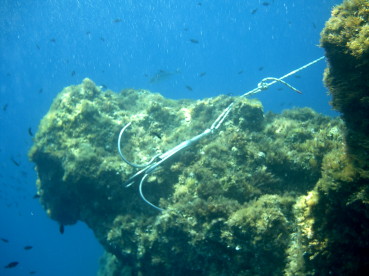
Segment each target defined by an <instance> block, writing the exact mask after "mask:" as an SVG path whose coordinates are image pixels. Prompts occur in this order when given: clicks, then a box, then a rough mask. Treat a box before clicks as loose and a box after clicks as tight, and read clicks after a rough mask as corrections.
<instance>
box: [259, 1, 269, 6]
mask: <svg viewBox="0 0 369 276" xmlns="http://www.w3.org/2000/svg"><path fill="white" fill-rule="evenodd" d="M261 4H262V5H263V6H266V7H267V6H269V5H270V3H269V2H263V3H261Z"/></svg>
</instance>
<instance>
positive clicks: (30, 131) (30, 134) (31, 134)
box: [28, 127, 33, 137]
mask: <svg viewBox="0 0 369 276" xmlns="http://www.w3.org/2000/svg"><path fill="white" fill-rule="evenodd" d="M28 134H29V136H31V137H33V132H32V128H30V127H29V128H28Z"/></svg>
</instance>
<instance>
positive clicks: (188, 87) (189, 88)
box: [185, 85, 193, 91]
mask: <svg viewBox="0 0 369 276" xmlns="http://www.w3.org/2000/svg"><path fill="white" fill-rule="evenodd" d="M185 87H186V88H187V90H189V91H192V90H193V89H192V87H191V86H189V85H186V86H185Z"/></svg>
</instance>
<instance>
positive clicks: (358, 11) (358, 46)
mask: <svg viewBox="0 0 369 276" xmlns="http://www.w3.org/2000/svg"><path fill="white" fill-rule="evenodd" d="M321 45H322V46H323V47H324V49H325V52H326V54H325V55H326V57H327V59H328V62H329V67H328V68H327V69H326V71H325V76H324V81H325V83H326V85H327V87H328V88H329V91H330V93H331V94H332V105H333V107H334V108H335V109H336V110H337V111H339V112H341V113H342V117H343V119H344V121H345V124H346V129H347V130H346V132H347V133H346V135H345V139H346V143H347V149H348V153H349V154H350V158H351V159H353V161H354V162H355V165H356V166H360V167H362V168H363V169H364V170H369V154H368V153H369V139H368V137H369V116H368V114H369V81H368V80H369V1H365V0H350V1H345V2H344V3H343V4H342V5H340V6H337V7H335V8H334V9H333V11H332V17H331V18H330V20H329V21H328V22H327V23H326V26H325V28H324V30H323V31H322V34H321Z"/></svg>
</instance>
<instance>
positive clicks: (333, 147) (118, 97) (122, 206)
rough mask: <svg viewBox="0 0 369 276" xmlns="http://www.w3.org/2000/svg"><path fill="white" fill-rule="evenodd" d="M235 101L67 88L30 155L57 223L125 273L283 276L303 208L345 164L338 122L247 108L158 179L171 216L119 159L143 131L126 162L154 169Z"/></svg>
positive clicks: (252, 104) (239, 108) (239, 107)
mask: <svg viewBox="0 0 369 276" xmlns="http://www.w3.org/2000/svg"><path fill="white" fill-rule="evenodd" d="M233 100H234V99H233V98H232V97H228V96H219V97H216V98H212V99H204V100H199V101H193V100H179V101H174V100H169V99H165V98H163V97H162V96H161V95H159V94H153V93H150V92H148V91H145V90H124V91H122V92H120V93H113V92H111V91H105V92H103V91H101V90H100V88H98V87H97V86H96V85H95V84H94V83H93V82H92V81H91V80H89V79H85V80H84V81H83V83H82V84H80V85H77V86H70V87H66V88H65V89H64V90H63V91H62V92H61V93H60V94H59V95H58V96H57V97H56V99H55V100H54V102H53V104H52V106H51V108H50V111H49V112H48V114H46V116H45V117H44V118H43V119H42V121H41V123H40V126H39V130H38V132H37V133H36V135H35V144H34V146H33V147H32V149H31V151H30V158H31V160H32V161H33V162H35V163H36V170H37V173H38V177H39V179H38V181H37V186H38V194H39V195H40V201H41V203H42V205H43V206H44V208H45V209H46V212H47V213H48V215H49V216H50V217H51V218H52V219H54V220H56V221H58V222H59V223H60V224H61V225H70V224H74V223H76V222H77V221H79V220H80V221H83V222H85V223H86V224H87V225H89V227H91V229H93V231H94V232H95V235H96V237H97V238H98V239H99V241H100V242H101V243H102V244H103V245H104V247H105V249H106V251H107V252H109V254H110V255H107V256H109V257H105V259H106V258H108V260H107V263H109V264H110V265H111V264H112V263H115V264H116V266H114V267H115V269H117V270H119V271H121V272H120V273H123V271H126V272H125V273H132V274H134V275H136V274H142V275H156V274H163V273H164V274H172V273H173V272H174V271H175V272H176V275H188V274H191V275H220V274H227V275H232V274H233V275H235V274H237V275H268V274H269V275H280V274H282V273H283V271H284V270H285V269H286V267H287V265H288V263H289V262H292V261H290V260H289V257H290V258H292V257H291V256H289V255H288V254H287V253H286V252H288V250H289V248H290V247H291V243H292V238H291V237H292V236H293V234H294V233H295V231H296V227H297V223H298V220H297V218H296V215H295V207H294V205H295V204H296V200H297V199H298V198H299V197H301V196H304V195H306V194H307V193H308V192H309V191H310V190H312V189H313V188H314V186H315V185H316V183H317V182H318V180H319V179H320V178H321V173H322V166H323V162H324V159H325V158H327V156H329V154H332V152H334V151H337V150H338V151H340V150H341V152H342V149H343V137H342V127H343V125H342V122H341V121H340V120H339V119H332V118H329V117H326V116H323V115H319V114H317V113H316V112H314V111H313V110H311V109H309V108H302V109H292V110H287V111H285V112H284V113H282V114H280V115H276V114H272V113H267V114H264V112H263V109H262V105H261V104H260V102H258V101H257V100H247V99H238V100H237V103H236V104H235V106H234V108H233V110H232V111H231V112H230V114H229V115H228V117H227V119H226V121H225V122H224V123H223V125H222V126H221V127H220V129H219V130H218V131H217V132H216V133H215V134H213V135H211V136H209V137H205V138H204V139H203V140H201V141H199V142H198V143H197V144H195V145H194V146H193V147H191V148H188V149H186V150H185V151H184V152H181V153H180V154H178V155H177V156H176V157H175V158H174V159H173V160H170V162H169V163H166V164H165V165H163V166H162V167H161V168H160V169H159V170H158V171H157V172H155V173H154V174H152V175H150V177H148V179H147V181H146V183H145V185H144V186H143V190H144V192H145V195H146V197H147V198H148V200H150V202H153V203H154V204H155V205H157V206H160V207H161V208H163V209H164V210H163V211H162V212H158V211H157V210H155V209H153V208H151V207H150V206H148V205H147V204H146V203H145V202H143V201H142V200H141V198H140V195H139V194H138V191H137V189H136V186H137V184H134V185H132V186H131V187H128V188H126V187H125V186H124V185H123V184H124V183H125V181H126V180H127V179H128V178H129V177H130V176H131V175H132V173H134V170H133V169H132V168H131V167H130V166H128V165H127V164H125V163H124V162H122V160H121V159H120V157H119V154H118V150H117V147H116V144H117V137H118V134H119V131H120V129H121V127H122V126H123V125H125V124H126V123H127V122H132V126H131V127H130V128H129V129H127V130H126V133H125V136H124V137H123V141H122V144H123V147H122V150H123V151H124V154H125V156H126V157H127V158H128V159H129V160H130V161H132V162H135V163H145V162H147V161H148V160H149V159H150V158H151V157H152V156H153V155H155V154H157V153H158V152H159V151H160V150H162V151H165V150H167V149H170V148H171V147H173V146H175V145H177V144H178V143H180V142H181V141H184V140H186V139H189V138H190V137H193V136H194V135H196V134H198V133H201V132H202V131H204V129H206V128H207V127H210V125H211V123H212V122H213V121H214V119H215V118H216V117H218V115H219V114H220V113H221V112H222V111H223V110H224V108H225V107H227V106H228V105H229V103H230V102H231V101H233ZM293 242H295V241H293ZM290 251H291V252H292V250H290ZM291 254H295V252H292V253H291ZM111 258H113V259H111ZM110 259H111V260H110ZM114 260H115V261H114ZM109 267H110V266H109ZM104 269H108V268H104ZM104 269H102V270H104ZM127 271H128V272H127ZM101 273H103V272H101ZM102 275H103V274H102ZM107 275H109V273H108V274H107ZM118 275H119V273H118ZM122 275H124V274H122ZM127 275H129V274H127Z"/></svg>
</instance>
